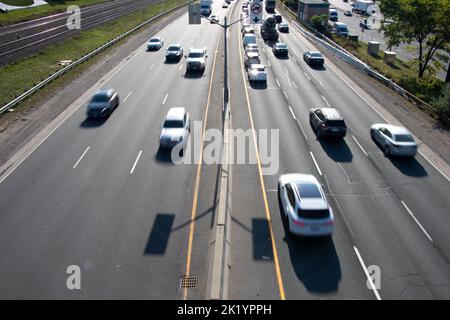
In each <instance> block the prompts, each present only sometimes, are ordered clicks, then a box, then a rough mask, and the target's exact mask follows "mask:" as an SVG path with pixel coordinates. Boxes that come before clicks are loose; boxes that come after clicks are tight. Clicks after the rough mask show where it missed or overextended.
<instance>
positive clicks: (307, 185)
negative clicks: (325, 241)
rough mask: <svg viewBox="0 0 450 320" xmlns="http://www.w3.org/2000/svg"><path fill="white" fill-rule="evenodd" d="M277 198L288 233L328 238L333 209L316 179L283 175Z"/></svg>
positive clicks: (305, 175) (299, 174) (331, 229)
mask: <svg viewBox="0 0 450 320" xmlns="http://www.w3.org/2000/svg"><path fill="white" fill-rule="evenodd" d="M278 196H279V199H280V203H281V206H282V208H280V209H281V211H282V215H283V218H284V221H285V225H286V227H287V229H288V230H287V231H288V234H296V235H300V236H329V235H331V234H332V233H333V225H334V215H333V210H332V209H331V206H330V205H329V204H328V201H327V199H326V197H325V194H324V192H323V190H322V186H321V185H320V183H319V181H317V179H316V177H314V176H313V175H310V174H301V173H291V174H283V175H281V176H280V177H279V179H278Z"/></svg>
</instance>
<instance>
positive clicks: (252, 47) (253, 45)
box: [245, 43, 259, 55]
mask: <svg viewBox="0 0 450 320" xmlns="http://www.w3.org/2000/svg"><path fill="white" fill-rule="evenodd" d="M249 52H255V53H258V55H259V49H258V45H257V44H256V43H250V44H248V45H247V46H246V47H245V53H246V54H247V53H249Z"/></svg>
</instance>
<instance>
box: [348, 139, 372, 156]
mask: <svg viewBox="0 0 450 320" xmlns="http://www.w3.org/2000/svg"><path fill="white" fill-rule="evenodd" d="M352 138H353V140H355V142H356V144H357V145H358V147H359V148H360V149H361V151H362V152H363V153H364V154H365V155H366V157H368V156H369V155H368V154H367V152H366V150H364V148H363V147H362V145H361V144H360V143H359V142H358V140H356V138H355V136H354V135H352Z"/></svg>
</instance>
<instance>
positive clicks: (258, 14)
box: [250, 0, 263, 24]
mask: <svg viewBox="0 0 450 320" xmlns="http://www.w3.org/2000/svg"><path fill="white" fill-rule="evenodd" d="M262 14H263V5H262V3H261V0H253V1H252V4H251V5H250V23H253V24H260V23H262Z"/></svg>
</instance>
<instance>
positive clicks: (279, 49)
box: [272, 42, 289, 56]
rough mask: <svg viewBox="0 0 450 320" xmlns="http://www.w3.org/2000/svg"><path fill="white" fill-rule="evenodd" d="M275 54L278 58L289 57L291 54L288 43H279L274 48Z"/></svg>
mask: <svg viewBox="0 0 450 320" xmlns="http://www.w3.org/2000/svg"><path fill="white" fill-rule="evenodd" d="M272 51H273V54H274V55H276V56H287V55H288V54H289V48H288V45H287V44H286V43H283V42H277V43H275V44H274V45H273V47H272Z"/></svg>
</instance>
